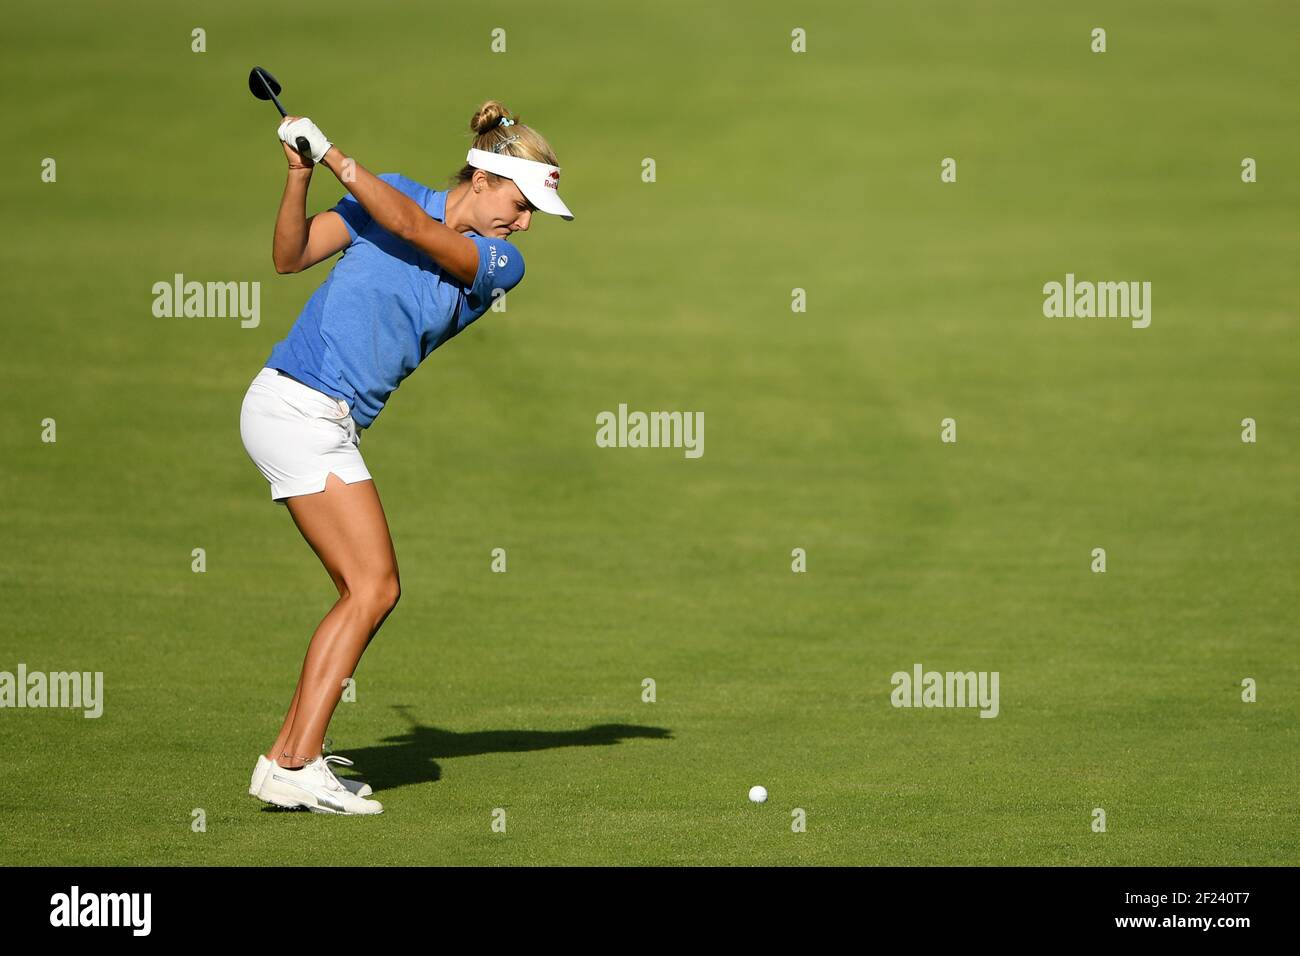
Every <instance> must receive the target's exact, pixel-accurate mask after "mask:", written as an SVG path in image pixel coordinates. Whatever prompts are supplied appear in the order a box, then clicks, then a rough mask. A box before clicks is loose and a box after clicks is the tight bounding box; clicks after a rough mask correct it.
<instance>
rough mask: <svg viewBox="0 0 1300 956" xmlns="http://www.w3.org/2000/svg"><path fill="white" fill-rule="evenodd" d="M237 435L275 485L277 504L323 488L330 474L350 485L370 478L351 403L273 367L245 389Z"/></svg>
mask: <svg viewBox="0 0 1300 956" xmlns="http://www.w3.org/2000/svg"><path fill="white" fill-rule="evenodd" d="M239 434H240V436H241V437H242V438H243V439H244V450H245V451H246V452H248V457H249V458H251V459H253V464H255V465H256V466H257V470H258V471H260V472H261V473H262V477H263V478H265V479H266V480H267V481H269V482H270V483H271V500H273V501H275V502H276V504H284V501H283V499H284V498H290V497H293V496H294V495H310V494H314V493H315V492H318V491H324V490H325V480H326V478H327V477H329V474H330V472H333V473H334V474H336V475H338V476H339V478H341V479H342V480H343V481H344V482H346V483H347V484H352V483H353V482H356V481H365V480H366V479H368V478H369V477H370V470H369V469H368V468H366V463H365V462H364V461H362V460H361V451H360V448H359V446H360V444H361V434H360V429H358V428H357V423H356V422H355V421H353V420H352V410H351V409H350V408H348V403H347V402H345V401H343V399H341V398H332V397H331V396H329V395H326V394H325V393H324V392H318V391H317V390H316V389H314V388H312V387H311V386H310V385H305V384H303V383H302V382H300V381H298V380H297V379H293V378H290V377H289V376H287V375H284V374H282V373H280V372H278V371H276V370H275V369H273V368H264V369H262V370H261V371H260V372H258V373H257V376H256V377H255V378H254V379H253V381H252V382H251V383H250V384H249V386H248V391H247V392H245V393H244V405H243V407H242V408H241V409H240V411H239Z"/></svg>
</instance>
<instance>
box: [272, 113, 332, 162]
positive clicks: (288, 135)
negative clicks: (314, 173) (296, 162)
mask: <svg viewBox="0 0 1300 956" xmlns="http://www.w3.org/2000/svg"><path fill="white" fill-rule="evenodd" d="M278 132H279V134H280V141H281V142H282V143H285V144H287V145H288V146H289V147H290V148H292V149H297V148H298V137H299V136H303V137H306V139H307V143H308V145H309V146H310V147H311V161H312V162H313V163H319V162H320V161H321V160H322V159H324V158H325V154H326V153H328V152H329V151H330V147H331V146H333V145H334V144H333V143H331V142H330V141H329V140H328V139H326V138H325V134H324V133H322V132H321V131H320V129H318V128H317V126H316V124H315V123H313V122H312V121H311V120H309V119H308V118H307V117H305V116H300V117H298V118H297V119H296V120H294V121H293V122H290V121H289V120H288V119H285V120H284V121H283V122H281V123H280V128H279V130H278Z"/></svg>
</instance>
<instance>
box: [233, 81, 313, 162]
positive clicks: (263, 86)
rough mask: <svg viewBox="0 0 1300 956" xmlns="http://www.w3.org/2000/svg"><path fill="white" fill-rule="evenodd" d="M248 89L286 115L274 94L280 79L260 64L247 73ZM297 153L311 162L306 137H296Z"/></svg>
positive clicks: (282, 114)
mask: <svg viewBox="0 0 1300 956" xmlns="http://www.w3.org/2000/svg"><path fill="white" fill-rule="evenodd" d="M248 89H249V91H250V92H252V94H253V95H254V96H256V97H257V98H258V99H259V100H270V101H271V102H272V103H274V104H275V108H276V109H278V110H279V111H280V115H281V116H288V115H289V114H288V113H286V112H285V111H284V107H283V106H282V105H281V104H280V99H279V97H278V96H277V95H276V94H278V93H279V92H280V90H281V86H280V81H279V80H277V79H276V78H275V77H274V76H272V75H271V74H270V72H268V71H267V70H264V69H262V68H261V67H260V66H255V67H253V69H252V72H250V73H249V74H248ZM298 154H299V155H300V156H302V158H303V159H305V160H306V161H307V162H309V163H310V162H312V158H311V144H310V143H308V142H307V137H305V136H299V137H298Z"/></svg>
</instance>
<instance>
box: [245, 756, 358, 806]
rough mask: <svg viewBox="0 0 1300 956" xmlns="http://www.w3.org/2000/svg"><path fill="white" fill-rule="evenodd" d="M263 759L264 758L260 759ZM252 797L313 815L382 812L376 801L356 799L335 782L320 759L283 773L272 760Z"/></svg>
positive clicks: (282, 769)
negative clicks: (304, 810) (305, 809)
mask: <svg viewBox="0 0 1300 956" xmlns="http://www.w3.org/2000/svg"><path fill="white" fill-rule="evenodd" d="M263 759H265V758H263ZM267 762H268V763H270V764H271V766H270V767H268V768H267V772H266V775H265V778H264V779H263V780H262V786H261V788H260V789H259V790H258V791H257V793H256V797H257V798H258V799H259V800H262V801H265V802H266V803H271V804H274V805H275V806H277V807H306V808H307V809H308V810H311V811H312V812H313V813H339V814H346V815H352V814H358V815H359V814H372V813H383V812H384V805H383V804H382V803H380V802H379V801H378V800H366V799H365V798H364V797H359V796H357V795H356V794H355V793H353V792H352V791H351V790H349V789H348V788H347V787H345V786H343V784H342V783H340V782H339V779H338V778H337V777H336V776H334V774H333V772H332V771H331V770H330V769H329V767H328V765H327V764H326V763H325V760H324V758H323V757H316V758H315V759H313V760H309V761H307V763H306V764H304V765H303V767H302V769H301V770H286V769H284V768H283V767H281V766H280V765H279V764H276V763H274V762H273V761H267Z"/></svg>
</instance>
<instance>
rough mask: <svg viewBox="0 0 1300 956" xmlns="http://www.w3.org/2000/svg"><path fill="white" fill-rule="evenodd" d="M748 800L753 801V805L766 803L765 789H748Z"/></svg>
mask: <svg viewBox="0 0 1300 956" xmlns="http://www.w3.org/2000/svg"><path fill="white" fill-rule="evenodd" d="M749 799H751V800H753V801H754V802H755V803H766V802H767V787H750V788H749Z"/></svg>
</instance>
